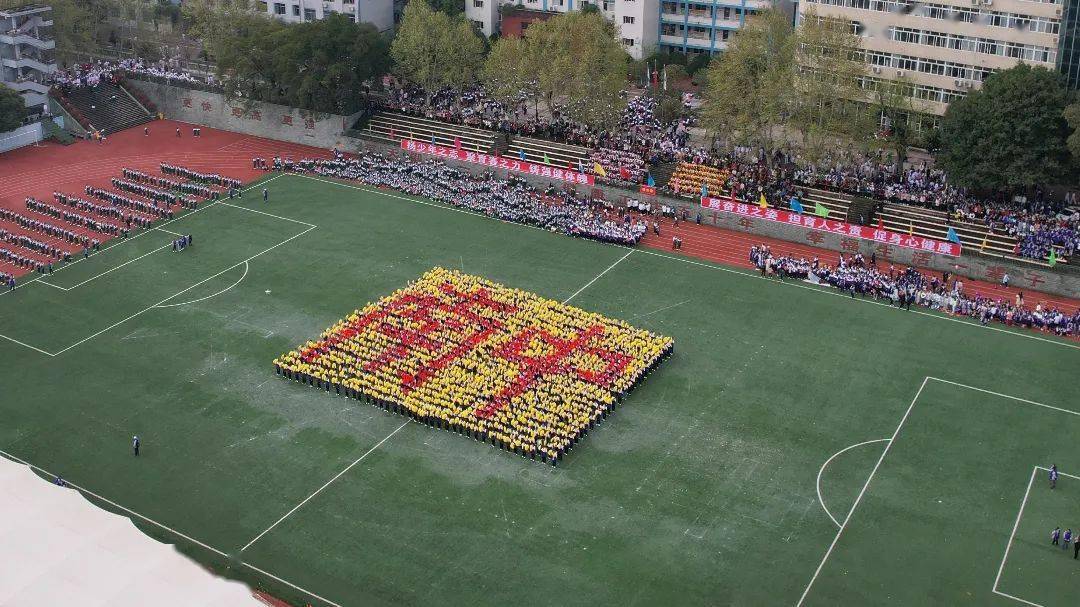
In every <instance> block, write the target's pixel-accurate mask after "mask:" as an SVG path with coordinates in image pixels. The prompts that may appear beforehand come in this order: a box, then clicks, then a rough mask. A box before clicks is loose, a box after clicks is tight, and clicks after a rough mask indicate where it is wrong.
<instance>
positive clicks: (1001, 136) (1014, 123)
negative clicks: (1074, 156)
mask: <svg viewBox="0 0 1080 607" xmlns="http://www.w3.org/2000/svg"><path fill="white" fill-rule="evenodd" d="M1065 101H1066V93H1065V89H1064V87H1063V86H1062V84H1061V79H1060V77H1059V75H1058V74H1057V73H1056V72H1052V71H1050V70H1048V69H1046V68H1042V67H1031V66H1030V65H1026V64H1020V65H1017V66H1015V67H1012V68H1009V69H1007V70H1003V71H1000V72H995V73H994V74H993V75H991V76H990V77H989V78H987V79H986V81H985V82H983V86H982V88H981V89H979V90H976V91H972V92H971V93H969V94H968V95H967V97H965V98H963V99H959V100H957V101H953V102H952V103H951V104H949V109H948V110H946V112H945V116H944V117H943V118H942V121H941V135H942V137H941V139H942V150H941V154H940V155H939V157H938V161H939V162H941V164H942V166H943V167H944V168H945V170H946V171H948V172H949V175H950V177H951V178H952V180H953V181H954V182H955V183H957V184H960V185H964V186H968V187H979V188H988V189H996V190H1018V189H1022V188H1027V187H1031V186H1035V185H1045V184H1049V183H1054V182H1056V181H1057V180H1059V179H1061V178H1062V177H1063V176H1064V174H1065V171H1066V170H1067V168H1068V166H1069V156H1068V150H1067V148H1066V143H1065V140H1066V137H1067V136H1068V132H1069V131H1068V126H1067V124H1066V121H1065V115H1064V114H1065Z"/></svg>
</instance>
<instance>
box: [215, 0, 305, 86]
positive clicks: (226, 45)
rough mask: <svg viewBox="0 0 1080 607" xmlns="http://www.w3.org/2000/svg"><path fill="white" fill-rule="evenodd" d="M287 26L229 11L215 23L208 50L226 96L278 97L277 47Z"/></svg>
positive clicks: (267, 18) (257, 16) (255, 15)
mask: <svg viewBox="0 0 1080 607" xmlns="http://www.w3.org/2000/svg"><path fill="white" fill-rule="evenodd" d="M219 27H220V29H218V28H219ZM286 27H287V26H286V25H285V24H284V23H282V22H280V21H278V20H277V19H272V18H270V17H268V16H267V15H263V14H257V13H250V12H249V13H242V14H236V15H231V16H230V17H229V18H228V19H227V20H223V21H222V22H221V23H220V24H218V25H215V26H214V28H215V30H216V32H217V33H216V34H214V42H213V43H212V46H210V47H208V48H209V53H208V54H209V55H211V56H213V57H214V58H215V59H216V60H217V75H218V78H219V79H220V80H221V81H222V82H223V83H224V85H225V97H226V99H229V100H233V99H236V98H241V99H245V100H255V99H266V100H271V101H273V100H276V99H277V97H278V96H279V95H280V93H279V91H281V88H280V84H281V83H280V82H279V74H278V69H279V68H281V62H280V59H281V57H280V55H279V53H278V49H279V48H280V47H281V46H282V45H283V44H284V43H285V37H286V32H285V29H286ZM292 59H296V57H292ZM301 59H302V58H301ZM291 69H293V70H296V69H298V67H297V66H295V65H294V66H293V67H292V68H291Z"/></svg>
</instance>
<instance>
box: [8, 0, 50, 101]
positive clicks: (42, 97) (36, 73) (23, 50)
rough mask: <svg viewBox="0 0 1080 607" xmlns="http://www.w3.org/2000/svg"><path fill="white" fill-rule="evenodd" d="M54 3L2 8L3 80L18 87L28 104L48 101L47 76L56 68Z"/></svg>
mask: <svg viewBox="0 0 1080 607" xmlns="http://www.w3.org/2000/svg"><path fill="white" fill-rule="evenodd" d="M52 25H53V22H52V7H49V6H42V5H40V4H38V5H26V6H22V7H18V8H12V9H5V10H0V83H3V84H4V86H8V87H10V88H13V89H15V90H16V91H19V92H20V93H21V94H22V96H23V98H24V99H25V100H26V105H27V107H34V106H39V105H43V104H45V103H46V101H47V97H48V93H49V86H48V84H46V82H47V81H48V76H49V75H50V74H52V73H53V72H55V71H56V59H55V57H54V56H53V52H54V51H53V49H54V48H55V47H56V42H55V41H54V40H53V36H52Z"/></svg>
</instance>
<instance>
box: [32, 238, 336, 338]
mask: <svg viewBox="0 0 1080 607" xmlns="http://www.w3.org/2000/svg"><path fill="white" fill-rule="evenodd" d="M314 229H315V228H314V227H311V228H308V229H306V230H304V231H303V232H300V233H299V234H296V235H294V236H290V237H289V238H287V239H285V240H282V241H281V242H279V243H277V244H276V245H273V246H271V247H268V248H266V249H263V250H262V251H259V252H258V253H256V254H254V255H252V256H251V257H248V258H247V259H245V260H243V261H240V262H238V263H235V264H233V265H231V266H229V267H227V268H225V269H224V270H222V271H220V272H218V273H217V274H214V275H213V276H208V277H206V278H204V279H202V280H200V281H199V282H197V283H195V284H193V285H191V286H190V287H187V288H186V289H182V290H180V291H178V292H176V293H173V294H172V295H170V296H168V297H166V298H165V299H162V300H161V301H159V302H157V303H156V304H154V305H152V306H150V307H148V308H144V309H142V310H140V311H138V312H136V313H134V314H132V315H131V316H128V317H127V318H125V319H123V320H119V321H117V322H114V323H113V324H111V325H109V326H107V327H105V328H104V329H102V330H100V331H98V332H97V333H94V334H93V335H90V336H88V337H84V338H83V339H80V340H79V341H77V342H75V343H73V344H71V345H70V346H68V347H66V348H64V349H63V350H60V351H58V352H55V353H53V354H52V356H59V355H61V354H63V353H64V352H67V351H68V350H70V349H72V348H74V347H76V346H78V345H81V344H83V343H85V342H87V341H90V340H91V339H93V338H95V337H97V336H98V335H101V334H102V333H104V332H106V331H108V330H109V329H112V328H113V327H118V326H120V325H122V324H124V323H125V322H127V321H129V320H131V319H133V318H135V317H137V316H140V315H142V314H144V313H146V312H148V311H150V310H153V309H154V308H156V307H158V306H160V305H162V304H164V303H166V302H167V301H169V300H170V299H173V298H175V297H179V296H180V295H183V294H184V293H187V292H188V291H190V290H192V289H194V288H195V287H197V286H199V285H201V284H203V283H206V282H208V281H211V280H213V279H215V278H217V277H218V276H221V275H222V274H224V273H225V272H228V271H229V270H232V269H233V268H238V267H240V266H241V265H243V264H245V263H247V262H249V261H251V260H252V259H255V258H256V257H258V256H260V255H262V254H264V253H268V252H270V251H272V250H274V249H276V248H278V247H280V246H281V245H283V244H286V243H288V242H291V241H293V240H295V239H297V238H300V237H301V236H303V235H304V234H307V233H308V232H310V231H312V230H314Z"/></svg>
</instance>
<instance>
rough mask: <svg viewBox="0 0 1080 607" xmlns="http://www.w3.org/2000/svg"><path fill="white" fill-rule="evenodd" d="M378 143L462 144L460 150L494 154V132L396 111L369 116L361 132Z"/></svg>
mask: <svg viewBox="0 0 1080 607" xmlns="http://www.w3.org/2000/svg"><path fill="white" fill-rule="evenodd" d="M361 133H362V134H364V135H368V136H370V137H372V138H374V139H376V140H379V141H386V142H394V143H400V142H401V141H402V140H404V139H415V140H417V141H425V142H430V141H432V140H433V139H434V142H435V143H436V144H437V145H442V146H453V145H455V144H456V142H458V141H460V142H461V147H462V149H465V150H468V151H471V152H481V153H484V154H491V153H494V151H495V141H496V137H495V135H496V133H495V132H494V131H486V130H483V129H476V128H473V127H468V126H463V125H458V124H451V123H447V122H440V121H437V120H431V119H428V118H423V117H419V116H411V115H408V114H402V113H398V112H380V113H378V114H375V115H374V116H372V117H371V118H370V119H369V120H368V123H367V126H366V127H365V128H364V130H363V131H361Z"/></svg>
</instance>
